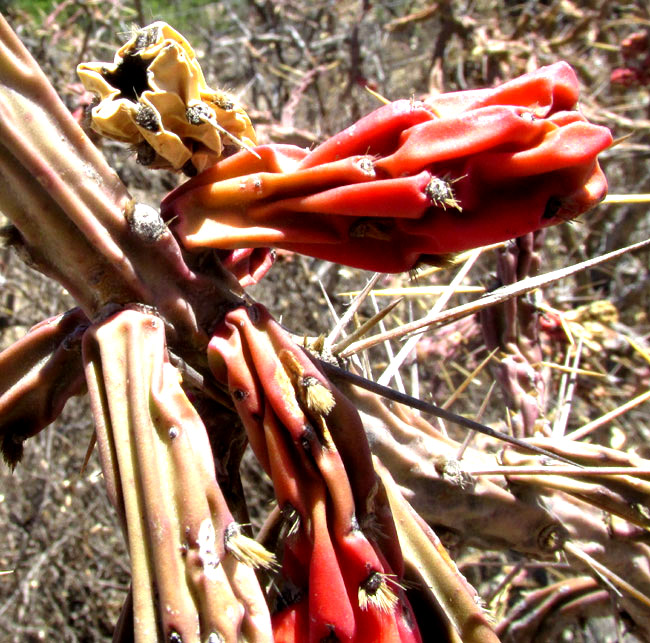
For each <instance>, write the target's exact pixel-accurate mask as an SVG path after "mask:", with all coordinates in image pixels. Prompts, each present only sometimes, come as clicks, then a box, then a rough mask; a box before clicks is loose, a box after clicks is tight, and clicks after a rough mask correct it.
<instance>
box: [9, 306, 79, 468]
mask: <svg viewBox="0 0 650 643" xmlns="http://www.w3.org/2000/svg"><path fill="white" fill-rule="evenodd" d="M88 324H89V322H88V318H87V317H86V316H85V315H84V314H83V312H82V311H81V310H80V309H79V308H75V309H73V310H71V311H69V312H67V313H65V314H63V315H58V316H57V317H53V318H51V319H46V320H44V321H42V322H40V323H39V324H37V325H36V326H34V327H33V328H32V329H31V330H30V331H29V332H28V333H27V335H25V337H23V338H22V339H20V340H19V341H17V342H16V343H15V344H13V345H12V346H10V347H9V348H8V349H7V350H5V351H3V352H2V353H0V452H1V453H2V456H3V457H4V459H5V460H6V461H7V463H8V464H9V465H10V466H12V467H13V466H15V465H16V463H17V462H18V461H19V460H20V458H21V457H22V453H23V442H24V441H25V440H26V439H27V438H29V437H31V436H33V435H36V434H37V433H38V432H39V431H41V430H42V429H44V428H45V427H46V426H47V425H48V424H50V422H52V421H53V420H54V419H55V418H56V417H57V416H58V415H59V413H60V412H61V410H62V409H63V407H64V405H65V403H66V402H67V401H68V399H69V398H70V397H71V396H73V395H77V394H79V393H81V392H82V391H83V390H84V386H85V383H84V377H83V369H82V367H81V336H82V334H83V332H84V331H85V330H86V328H87V327H88Z"/></svg>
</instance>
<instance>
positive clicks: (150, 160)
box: [77, 22, 256, 175]
mask: <svg viewBox="0 0 650 643" xmlns="http://www.w3.org/2000/svg"><path fill="white" fill-rule="evenodd" d="M77 73H78V74H79V78H80V79H81V81H82V83H83V84H84V86H85V87H86V89H87V90H89V91H91V92H93V93H95V94H97V96H98V97H99V103H98V104H97V105H96V106H95V107H93V109H92V111H91V117H92V128H93V129H94V130H96V131H97V132H98V133H99V134H102V135H103V136H107V137H109V138H113V139H116V140H118V141H123V142H126V143H131V144H132V145H134V146H136V149H137V151H138V161H139V162H140V163H142V164H143V165H148V166H150V167H154V168H173V169H175V170H180V169H182V170H183V171H184V172H186V173H187V174H190V175H191V174H196V173H197V172H200V171H201V170H203V169H205V168H206V167H208V166H209V165H212V164H214V163H215V162H216V161H217V160H218V159H219V158H220V157H221V156H222V155H223V154H224V150H226V151H227V148H231V149H232V148H241V147H244V148H250V147H253V146H254V145H255V144H256V138H255V130H254V129H253V126H252V124H251V121H250V119H249V118H248V115H247V114H246V112H245V111H244V108H243V107H242V106H241V105H240V104H239V103H238V102H237V100H236V98H235V97H234V96H232V95H230V94H228V93H227V92H224V91H221V90H215V89H211V88H210V87H208V86H207V85H206V82H205V78H204V77H203V72H202V70H201V67H200V65H199V63H198V61H197V59H196V55H195V53H194V50H193V49H192V47H191V46H190V44H189V43H188V42H187V40H185V38H183V36H181V34H179V33H178V32H177V31H176V30H175V29H172V27H170V26H169V25H168V24H166V23H164V22H154V23H153V24H151V25H149V26H148V27H144V28H143V29H139V30H138V31H136V32H135V33H134V35H133V37H132V38H131V39H130V40H129V41H128V42H127V43H126V44H125V45H123V46H122V47H120V49H118V51H117V53H116V55H115V61H114V62H113V63H102V62H92V63H82V64H81V65H79V67H78V68H77Z"/></svg>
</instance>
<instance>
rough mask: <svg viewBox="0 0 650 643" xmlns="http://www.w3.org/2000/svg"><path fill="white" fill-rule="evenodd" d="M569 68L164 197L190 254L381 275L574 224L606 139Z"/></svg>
mask: <svg viewBox="0 0 650 643" xmlns="http://www.w3.org/2000/svg"><path fill="white" fill-rule="evenodd" d="M577 100H578V81H577V78H576V76H575V74H574V72H573V70H572V69H571V68H570V67H569V65H567V64H566V63H557V64H555V65H551V66H548V67H543V68H541V69H539V70H537V71H536V72H533V73H531V74H527V75H524V76H522V77H520V78H517V79H515V80H513V81H510V82H507V83H504V84H503V85H501V86H500V87H497V88H495V89H482V90H470V91H464V92H455V93H451V94H442V95H440V96H437V97H435V98H432V99H431V100H429V101H426V102H418V101H408V100H400V101H396V102H393V103H389V104H387V105H385V106H383V107H381V108H379V109H378V110H376V111H375V112H372V113H371V114H369V115H368V116H366V117H364V118H362V119H361V120H359V121H358V122H357V123H355V124H354V125H352V126H351V127H350V128H348V129H346V130H344V131H343V132H340V133H339V134H337V135H335V136H333V137H332V138H330V139H329V140H327V141H326V142H324V143H323V144H322V145H320V146H319V147H317V148H316V149H314V150H313V151H311V152H307V151H306V150H302V149H300V148H297V147H292V146H286V145H283V146H280V145H277V146H276V145H271V146H265V147H260V148H256V151H257V152H258V154H259V155H260V158H259V159H258V158H255V157H253V156H252V155H251V154H247V153H244V152H242V153H239V154H237V155H235V156H234V157H231V158H229V159H226V160H225V161H222V162H220V163H218V164H217V165H216V166H213V167H212V168H209V169H208V170H206V171H205V172H204V173H202V174H201V175H199V176H197V177H195V178H193V179H192V180H190V181H188V182H186V183H185V184H184V185H182V186H181V187H180V188H178V189H177V190H175V191H173V192H172V193H171V194H170V195H168V196H167V198H166V199H165V200H164V202H163V216H164V217H165V218H166V219H171V218H172V217H176V219H175V222H174V229H175V231H176V233H177V234H178V236H179V238H180V239H181V241H182V243H183V244H184V245H185V246H186V247H187V248H189V249H198V248H204V247H217V248H244V247H265V246H273V247H276V248H282V249H287V250H293V251H297V252H300V253H303V254H307V255H311V256H315V257H320V258H323V259H329V260H332V261H336V262H338V263H342V264H346V265H351V266H356V267H360V268H366V269H371V270H377V271H383V272H398V271H403V270H409V269H411V268H413V267H414V266H416V265H418V264H419V263H421V262H431V263H437V262H439V261H440V260H441V258H444V257H445V255H447V254H448V253H455V252H459V251H462V250H466V249H469V248H472V247H476V246H481V245H485V244H488V243H494V242H498V241H503V240H506V239H510V238H514V237H518V236H521V235H523V234H525V233H528V232H531V231H533V230H537V229H540V228H543V227H546V226H549V225H552V224H555V223H559V222H561V221H565V220H568V219H572V218H574V217H576V216H578V215H579V214H581V213H583V212H585V211H586V210H588V209H589V208H591V207H592V206H593V205H595V204H596V203H598V202H599V201H600V200H601V199H602V198H603V197H604V195H605V193H606V190H607V183H606V180H605V177H604V175H603V173H602V172H601V170H600V167H599V166H598V162H597V155H598V153H599V152H601V151H602V150H603V149H605V148H606V147H607V146H608V145H610V143H611V141H612V138H611V135H610V132H609V130H607V129H606V128H604V127H599V126H596V125H593V124H591V123H588V122H587V121H586V120H585V119H584V117H583V116H581V115H580V114H579V113H578V112H577V111H572V110H575V106H576V103H577Z"/></svg>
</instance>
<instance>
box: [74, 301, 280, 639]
mask: <svg viewBox="0 0 650 643" xmlns="http://www.w3.org/2000/svg"><path fill="white" fill-rule="evenodd" d="M83 356H84V364H85V369H86V378H87V381H88V389H89V392H90V398H91V403H92V410H93V415H94V417H95V425H96V431H97V443H98V446H99V452H100V457H101V463H102V469H103V472H104V477H105V480H106V484H107V488H108V492H109V496H110V499H111V502H112V504H113V505H114V507H115V508H116V510H117V512H118V515H119V516H120V518H121V521H122V525H123V528H124V531H125V535H126V537H127V540H128V548H129V554H130V557H131V569H132V593H133V628H134V635H135V641H136V643H149V642H151V641H158V640H164V641H175V642H178V643H181V642H182V643H205V641H209V642H210V643H217V642H219V643H237V642H238V641H242V640H245V641H250V642H254V643H270V642H271V641H272V637H271V634H270V632H271V627H270V620H269V613H268V609H267V607H266V602H265V599H264V596H263V594H262V592H261V589H260V587H259V585H258V583H257V580H256V577H255V573H254V571H253V568H252V567H251V564H262V565H266V566H268V565H270V564H271V563H272V557H271V556H270V554H268V553H266V552H264V550H263V549H262V548H260V547H259V546H258V545H257V544H256V543H254V542H253V541H250V540H249V539H248V538H246V537H245V536H243V535H242V534H241V531H240V529H239V527H238V525H237V523H235V521H234V520H233V517H232V515H231V513H230V511H229V510H228V507H227V506H226V503H225V501H224V498H223V495H222V493H221V490H220V489H219V486H218V484H217V481H216V477H215V470H214V463H213V460H212V455H211V450H210V444H209V440H208V437H207V434H206V431H205V427H204V425H203V423H202V421H201V419H200V417H199V416H198V414H197V413H196V411H195V410H194V408H193V406H192V405H191V403H190V402H189V400H188V399H187V397H186V396H185V393H184V392H183V390H182V388H181V386H180V383H179V373H178V371H177V370H176V369H175V368H174V367H173V366H172V365H171V364H170V363H169V362H168V361H167V353H166V344H165V334H164V327H163V324H162V322H161V320H160V319H159V318H157V317H154V316H152V315H149V314H144V313H141V312H138V311H136V310H124V311H121V312H119V313H117V314H116V315H114V316H112V317H111V318H109V319H107V320H106V321H104V322H101V323H99V324H96V325H94V326H92V327H91V328H90V329H89V330H88V332H87V333H86V334H85V335H84V340H83Z"/></svg>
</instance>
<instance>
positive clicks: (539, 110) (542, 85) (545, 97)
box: [426, 61, 580, 117]
mask: <svg viewBox="0 0 650 643" xmlns="http://www.w3.org/2000/svg"><path fill="white" fill-rule="evenodd" d="M579 90H580V87H579V84H578V79H577V77H576V75H575V72H574V71H573V69H571V66H570V65H569V64H568V63H566V62H563V61H561V62H557V63H554V64H552V65H548V66H547V67H540V68H539V69H537V70H535V71H533V72H530V73H528V74H525V75H523V76H520V77H519V78H514V79H512V80H509V81H507V82H505V83H503V84H502V85H499V86H497V87H494V88H492V89H470V90H467V91H460V92H449V93H447V94H438V95H436V96H434V97H432V98H429V99H427V101H426V102H427V104H428V105H430V106H432V107H433V108H434V109H435V110H436V112H437V113H438V114H439V115H440V117H445V116H447V115H448V114H450V113H451V114H455V113H457V112H459V111H467V110H470V109H478V108H481V107H487V106H489V105H522V106H532V107H533V108H534V110H535V115H536V116H538V117H540V116H541V117H544V116H546V115H548V114H549V113H550V112H559V111H563V110H569V109H574V108H575V105H576V103H577V101H578V97H579Z"/></svg>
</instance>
